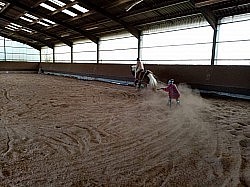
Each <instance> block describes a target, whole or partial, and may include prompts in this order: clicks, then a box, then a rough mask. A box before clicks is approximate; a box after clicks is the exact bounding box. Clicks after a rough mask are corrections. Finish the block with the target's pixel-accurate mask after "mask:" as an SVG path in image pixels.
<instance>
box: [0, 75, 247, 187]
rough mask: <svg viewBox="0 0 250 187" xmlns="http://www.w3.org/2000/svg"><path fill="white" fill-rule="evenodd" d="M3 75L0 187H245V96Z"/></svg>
mask: <svg viewBox="0 0 250 187" xmlns="http://www.w3.org/2000/svg"><path fill="white" fill-rule="evenodd" d="M179 88H180V90H181V93H182V98H181V106H180V107H177V108H176V107H173V108H172V109H171V110H170V109H169V108H168V107H167V106H166V101H167V97H166V93H165V92H162V91H158V92H157V93H152V92H151V91H145V90H144V91H142V92H137V91H136V90H135V89H134V88H132V87H127V86H120V85H114V84H108V83H102V82H94V81H92V82H88V81H80V80H76V79H71V78H63V77H56V76H47V75H36V74H0V151H1V154H0V186H15V187H16V186H25V187H26V186H31V187H34V186H35V187H39V186H53V187H57V186H72V187H73V186H133V187H134V186H148V187H158V186H250V102H247V101H239V100H222V99H220V100H218V99H204V98H202V97H200V96H199V94H194V93H193V92H191V90H190V89H188V88H187V87H185V86H180V87H179Z"/></svg>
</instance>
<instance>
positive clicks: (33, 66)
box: [0, 62, 39, 71]
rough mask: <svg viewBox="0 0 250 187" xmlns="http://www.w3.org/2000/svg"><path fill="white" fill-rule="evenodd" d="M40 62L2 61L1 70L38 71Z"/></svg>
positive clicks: (0, 63)
mask: <svg viewBox="0 0 250 187" xmlns="http://www.w3.org/2000/svg"><path fill="white" fill-rule="evenodd" d="M38 66H39V63H31V62H0V71H37V69H38Z"/></svg>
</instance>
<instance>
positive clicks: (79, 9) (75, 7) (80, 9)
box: [72, 4, 89, 13]
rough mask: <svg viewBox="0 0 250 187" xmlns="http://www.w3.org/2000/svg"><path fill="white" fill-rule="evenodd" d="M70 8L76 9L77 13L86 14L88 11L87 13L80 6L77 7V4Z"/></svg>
mask: <svg viewBox="0 0 250 187" xmlns="http://www.w3.org/2000/svg"><path fill="white" fill-rule="evenodd" d="M72 7H73V8H74V9H76V10H78V11H80V12H82V13H85V12H88V11H89V10H88V9H86V8H83V7H81V6H80V5H78V4H76V5H73V6H72Z"/></svg>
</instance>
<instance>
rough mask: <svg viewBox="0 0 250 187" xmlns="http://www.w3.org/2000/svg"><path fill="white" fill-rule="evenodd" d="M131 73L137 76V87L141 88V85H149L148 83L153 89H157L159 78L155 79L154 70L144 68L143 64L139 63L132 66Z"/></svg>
mask: <svg viewBox="0 0 250 187" xmlns="http://www.w3.org/2000/svg"><path fill="white" fill-rule="evenodd" d="M141 64H142V63H141ZM138 67H139V68H138ZM131 73H132V75H133V76H134V77H135V87H136V88H138V89H140V88H141V87H147V85H148V84H149V86H150V87H151V88H152V89H153V91H156V88H157V80H156V79H155V77H154V74H153V73H152V71H150V70H144V67H143V65H142V66H138V64H137V65H132V66H131Z"/></svg>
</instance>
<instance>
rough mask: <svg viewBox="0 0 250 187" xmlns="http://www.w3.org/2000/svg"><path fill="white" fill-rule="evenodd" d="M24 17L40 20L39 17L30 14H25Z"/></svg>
mask: <svg viewBox="0 0 250 187" xmlns="http://www.w3.org/2000/svg"><path fill="white" fill-rule="evenodd" d="M24 15H25V16H27V17H28V18H31V19H36V20H37V19H39V18H38V17H36V16H33V15H31V14H28V13H25V14H24Z"/></svg>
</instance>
